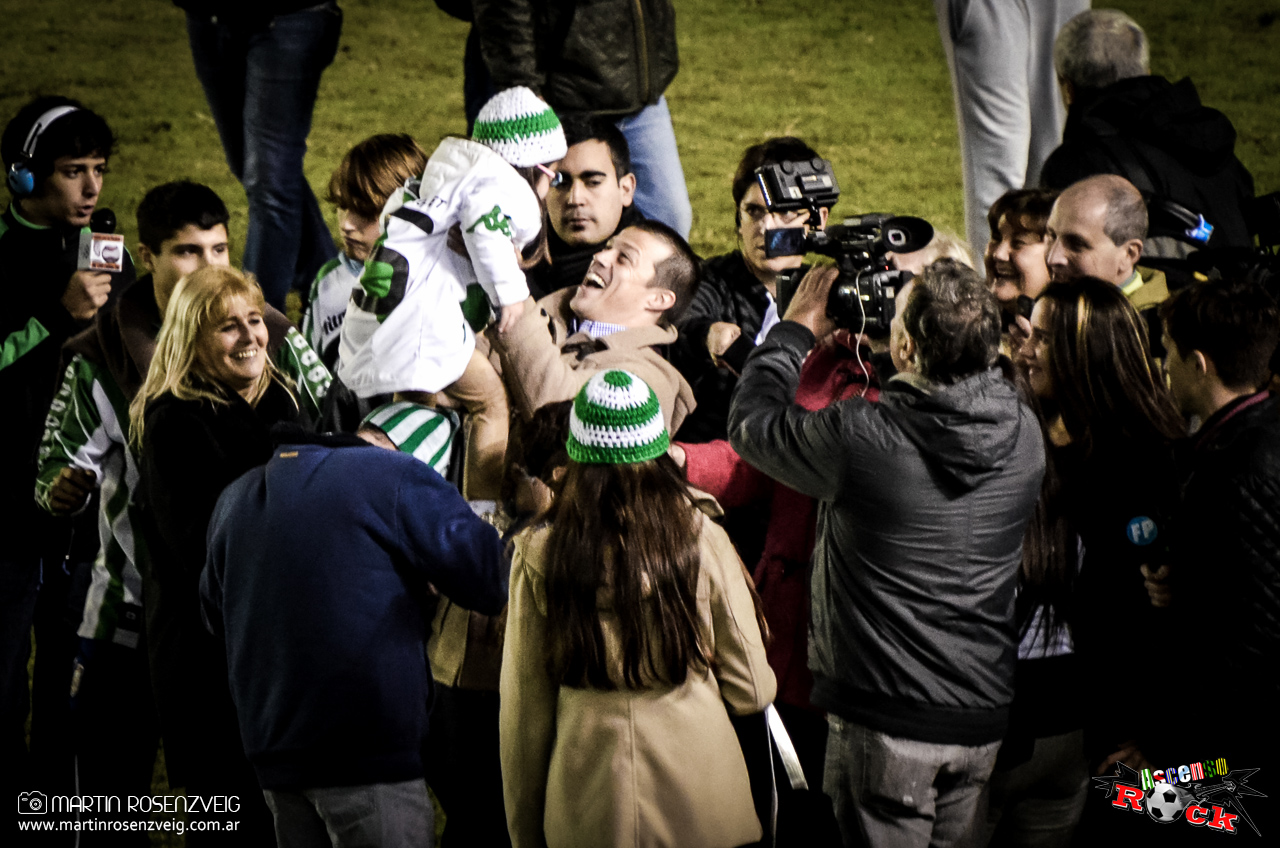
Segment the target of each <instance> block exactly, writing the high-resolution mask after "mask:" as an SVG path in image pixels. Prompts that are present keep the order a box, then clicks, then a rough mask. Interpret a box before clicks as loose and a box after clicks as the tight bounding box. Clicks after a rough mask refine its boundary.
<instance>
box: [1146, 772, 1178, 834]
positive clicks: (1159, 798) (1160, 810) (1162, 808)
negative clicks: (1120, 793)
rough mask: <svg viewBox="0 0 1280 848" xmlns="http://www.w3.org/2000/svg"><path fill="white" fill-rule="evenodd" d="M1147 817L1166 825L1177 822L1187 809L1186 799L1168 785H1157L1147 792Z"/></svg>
mask: <svg viewBox="0 0 1280 848" xmlns="http://www.w3.org/2000/svg"><path fill="white" fill-rule="evenodd" d="M1145 806H1146V808H1147V815H1149V816H1151V818H1153V819H1155V820H1156V821H1158V822H1163V823H1165V824H1168V823H1170V822H1175V821H1177V820H1178V816H1180V815H1182V811H1183V810H1185V809H1186V808H1187V799H1186V796H1185V795H1183V793H1181V792H1179V791H1178V790H1177V789H1174V788H1173V786H1172V785H1170V784H1168V783H1163V782H1161V783H1157V784H1156V785H1155V786H1153V787H1151V788H1150V789H1148V790H1147V796H1146V803H1145Z"/></svg>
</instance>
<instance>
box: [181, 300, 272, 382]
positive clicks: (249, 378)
mask: <svg viewBox="0 0 1280 848" xmlns="http://www.w3.org/2000/svg"><path fill="white" fill-rule="evenodd" d="M196 361H197V363H198V364H199V365H200V368H201V370H202V371H204V373H205V375H206V376H207V377H208V378H209V379H211V380H214V381H216V382H218V383H221V384H222V385H224V386H226V387H227V388H229V389H231V390H232V391H234V392H236V393H237V394H239V395H240V396H241V397H243V398H244V399H245V400H249V401H252V400H253V396H254V394H255V392H256V389H257V387H258V385H259V381H260V378H261V377H262V372H263V369H265V368H266V366H267V325H266V322H265V321H264V320H263V318H262V309H261V307H259V306H258V305H257V304H255V303H253V302H252V301H250V300H248V299H247V298H245V297H244V296H242V295H237V296H234V297H232V298H230V299H229V300H228V301H227V302H226V305H225V309H224V310H223V314H222V315H221V316H220V317H219V318H218V319H217V320H215V321H212V322H211V323H210V324H209V326H208V327H206V328H205V329H204V330H203V331H202V332H201V333H200V337H199V339H198V340H197V342H196Z"/></svg>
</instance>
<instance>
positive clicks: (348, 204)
mask: <svg viewBox="0 0 1280 848" xmlns="http://www.w3.org/2000/svg"><path fill="white" fill-rule="evenodd" d="M426 167H427V152H426V151H425V150H423V149H422V148H421V147H419V146H418V143H417V142H416V141H414V140H413V139H412V138H410V137H409V136H407V135H403V134H396V135H391V134H384V135H375V136H370V137H369V138H366V139H365V140H364V141H362V142H360V143H359V144H357V145H356V146H355V147H353V148H351V149H350V150H349V151H347V155H346V156H343V157H342V161H341V162H340V163H338V169H337V170H336V171H334V172H333V176H332V177H330V178H329V196H328V198H327V199H328V201H329V202H330V203H332V204H333V205H334V206H336V207H338V230H339V231H340V232H341V233H342V249H341V250H340V251H338V255H337V256H336V257H335V258H333V259H330V260H329V261H328V262H326V263H325V264H324V265H323V266H322V267H321V268H320V271H319V273H317V274H316V279H315V282H313V283H312V284H311V294H310V296H309V297H308V299H307V302H308V306H307V313H306V315H305V316H304V317H303V319H302V332H303V335H305V336H306V337H307V341H308V342H310V343H311V347H312V349H314V350H315V351H316V352H317V353H319V354H320V358H321V359H323V360H324V364H325V365H326V366H327V367H328V369H329V370H330V371H335V372H336V371H337V366H338V340H339V338H340V337H341V335H342V319H343V318H345V317H346V315H347V302H348V301H349V300H351V290H352V289H353V288H355V287H356V286H358V285H359V284H360V274H361V272H362V271H363V270H364V262H365V260H366V259H368V258H369V256H370V255H371V254H372V253H373V250H374V247H375V243H376V242H377V241H378V238H379V237H380V236H381V235H382V228H381V227H380V226H379V224H378V216H379V215H381V214H382V207H383V206H384V205H386V202H387V198H388V197H390V196H391V194H392V192H394V191H395V190H396V189H398V188H400V187H401V186H403V185H404V184H405V182H406V181H408V180H410V179H418V178H421V177H422V172H423V171H424V170H426Z"/></svg>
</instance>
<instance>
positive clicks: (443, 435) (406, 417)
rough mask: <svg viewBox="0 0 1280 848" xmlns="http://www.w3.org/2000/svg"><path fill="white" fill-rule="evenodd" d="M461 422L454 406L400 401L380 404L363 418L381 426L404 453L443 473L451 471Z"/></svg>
mask: <svg viewBox="0 0 1280 848" xmlns="http://www.w3.org/2000/svg"><path fill="white" fill-rule="evenodd" d="M459 425H460V422H459V420H458V416H457V414H456V413H454V412H453V411H452V410H448V409H433V408H431V407H429V406H423V405H422V404H419V403H410V402H408V401H397V402H396V403H388V404H385V405H383V406H380V407H378V408H377V409H375V410H374V411H373V412H370V413H369V414H368V415H366V416H365V417H364V420H363V421H361V422H360V426H361V427H368V426H373V427H377V428H378V429H379V430H381V431H382V432H383V433H385V434H386V436H387V438H388V439H390V440H391V444H393V445H395V446H396V449H397V450H399V451H400V452H401V453H407V454H409V455H410V456H412V457H414V458H415V459H419V460H421V461H423V462H425V463H426V464H427V465H430V466H431V467H432V468H434V469H435V470H436V471H437V472H438V473H439V474H440V476H441V477H444V476H446V475H448V473H449V457H450V455H451V454H452V453H453V437H454V436H455V435H457V432H458V429H459Z"/></svg>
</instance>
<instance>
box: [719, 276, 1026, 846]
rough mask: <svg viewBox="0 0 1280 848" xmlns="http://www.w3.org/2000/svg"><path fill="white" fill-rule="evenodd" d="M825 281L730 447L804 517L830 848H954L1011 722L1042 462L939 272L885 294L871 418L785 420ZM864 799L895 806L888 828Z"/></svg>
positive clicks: (855, 406)
mask: <svg viewBox="0 0 1280 848" xmlns="http://www.w3.org/2000/svg"><path fill="white" fill-rule="evenodd" d="M837 274H838V272H837V271H836V269H834V268H825V267H824V268H819V269H815V270H813V271H810V272H809V274H808V275H806V277H805V279H804V280H803V281H802V283H801V285H800V287H799V289H798V290H797V292H796V294H795V296H794V298H793V299H792V301H791V303H790V305H789V307H788V308H787V310H786V312H785V320H783V321H782V322H781V323H780V324H779V325H778V326H776V327H775V328H774V329H773V330H772V331H771V332H770V334H769V336H768V337H767V338H766V339H765V340H764V342H763V343H762V344H761V345H760V346H759V347H758V348H756V350H755V352H754V353H753V354H752V355H751V356H750V358H748V360H747V363H746V367H745V370H744V371H743V375H742V379H741V380H740V381H739V385H738V390H737V391H736V392H735V393H734V397H733V403H732V406H731V409H730V413H729V433H730V441H731V443H732V445H733V447H734V448H735V449H736V450H737V451H738V453H739V454H741V456H742V457H743V458H744V459H745V460H747V461H748V462H750V463H751V464H752V465H754V466H756V467H757V468H759V469H760V470H762V471H764V472H765V473H766V474H768V475H769V476H771V477H773V478H775V479H777V480H778V481H780V482H782V483H783V484H785V485H787V486H790V487H792V488H793V489H795V490H796V491H798V492H801V493H803V494H806V495H809V496H811V497H814V498H817V499H819V500H820V501H821V505H820V507H819V512H818V526H817V544H816V547H815V553H814V564H813V576H812V584H811V586H812V594H813V597H812V624H811V635H812V642H811V645H810V666H811V668H812V670H813V673H814V689H813V703H814V705H815V706H818V707H821V708H823V709H825V710H827V712H828V721H829V723H830V728H831V733H830V737H829V741H828V745H827V758H826V764H825V773H824V775H823V788H824V791H826V793H827V794H828V795H830V796H831V798H832V801H833V803H834V806H835V811H836V818H837V821H838V822H839V825H840V829H841V832H842V836H843V838H844V840H845V842H846V843H848V844H853V843H858V842H865V843H867V844H870V845H893V846H902V845H921V846H923V845H926V844H930V843H931V842H935V843H946V844H953V843H955V842H956V841H959V840H961V839H963V838H964V837H965V835H966V834H967V832H968V831H969V829H970V827H971V826H972V823H973V819H974V814H975V811H976V809H977V804H978V796H979V794H980V791H981V789H982V786H983V784H984V783H985V782H986V780H987V778H988V776H989V775H990V773H991V770H992V768H993V766H994V764H995V757H996V753H997V751H998V749H999V747H1000V744H999V743H1000V739H1001V738H1002V736H1003V735H1004V732H1005V728H1006V725H1007V721H1008V708H1009V703H1010V702H1011V700H1012V697H1013V669H1014V661H1015V647H1016V646H1015V636H1014V628H1013V610H1014V590H1015V586H1016V583H1017V574H1018V567H1019V562H1020V559H1021V549H1022V536H1023V530H1024V527H1025V525H1026V521H1027V519H1028V517H1029V516H1030V513H1031V510H1032V508H1033V506H1034V504H1035V502H1036V498H1037V497H1038V494H1039V488H1040V479H1041V476H1042V474H1043V471H1044V445H1043V442H1042V439H1041V435H1040V428H1039V425H1038V424H1037V423H1036V419H1035V416H1034V414H1033V413H1032V412H1031V410H1029V409H1028V408H1027V407H1025V406H1024V405H1023V404H1021V403H1020V401H1019V399H1018V395H1017V392H1016V391H1015V389H1014V387H1013V385H1012V384H1010V383H1008V382H1007V381H1005V380H1004V378H1003V377H1002V376H1001V375H1000V372H999V371H998V370H997V369H996V368H995V367H994V366H995V364H996V360H997V350H998V345H999V338H1000V317H999V306H998V305H997V303H996V301H995V299H994V297H992V296H991V294H990V292H988V291H987V289H986V287H985V285H984V283H983V281H982V279H981V278H980V277H979V276H978V274H977V273H975V272H974V271H972V270H971V269H968V268H965V267H963V266H962V265H960V264H958V263H956V262H954V261H948V260H942V261H939V262H936V263H934V264H933V265H931V266H930V267H928V268H927V269H925V271H924V273H923V274H922V275H921V276H920V277H917V278H915V279H914V280H913V281H911V283H909V284H908V285H905V286H903V287H902V289H901V290H900V291H899V292H898V294H897V298H896V302H895V308H896V314H895V316H894V318H893V321H892V324H891V327H890V351H891V354H892V356H893V359H894V364H895V365H896V366H897V368H898V370H899V374H898V375H897V376H896V377H895V378H894V379H892V380H890V381H889V382H888V383H887V384H886V385H885V387H884V390H883V391H882V393H881V395H880V402H879V403H874V404H873V403H870V402H868V401H865V400H863V399H860V398H851V399H848V400H843V401H840V402H837V403H835V404H833V405H831V406H828V407H826V408H825V409H821V410H818V411H815V412H808V411H805V410H803V409H802V408H800V407H798V406H796V405H795V404H794V403H793V401H794V396H795V390H796V385H797V382H798V380H799V374H800V368H801V364H802V363H803V361H804V359H805V357H806V355H807V354H808V353H809V350H810V348H812V347H813V344H814V340H815V339H816V338H820V337H822V336H825V335H826V334H827V333H829V332H831V330H832V329H833V328H834V327H833V322H832V321H831V319H830V318H828V316H827V305H828V297H829V291H830V289H831V286H832V284H833V282H834V281H835V280H836V277H837ZM859 761H861V762H862V763H866V762H873V763H878V764H879V766H878V767H877V768H875V769H864V768H859V767H858V762H859ZM903 787H915V788H914V789H911V790H910V791H909V792H905V793H904V791H903ZM878 798H892V799H893V807H892V808H891V809H892V812H887V811H886V810H885V808H884V805H883V804H882V803H878V802H877V799H878Z"/></svg>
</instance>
